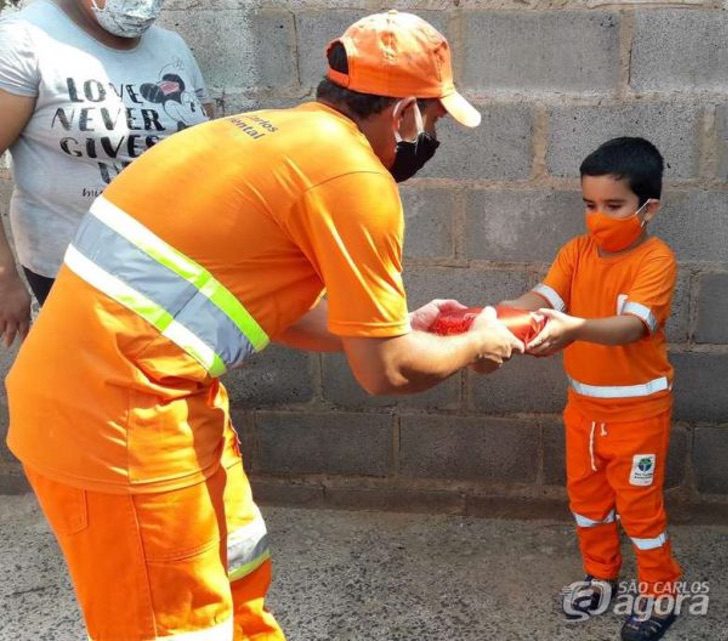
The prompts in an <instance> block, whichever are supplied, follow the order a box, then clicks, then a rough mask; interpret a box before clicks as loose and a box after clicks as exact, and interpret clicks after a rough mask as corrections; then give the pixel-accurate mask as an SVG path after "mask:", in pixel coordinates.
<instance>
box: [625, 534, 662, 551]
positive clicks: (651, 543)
mask: <svg viewBox="0 0 728 641" xmlns="http://www.w3.org/2000/svg"><path fill="white" fill-rule="evenodd" d="M629 538H630V539H632V543H634V544H635V547H636V548H637V549H638V550H656V549H657V548H661V547H662V546H663V545H665V543H667V532H663V533H662V534H660V536H656V537H655V538H654V539H638V538H635V537H634V536H631V537H629Z"/></svg>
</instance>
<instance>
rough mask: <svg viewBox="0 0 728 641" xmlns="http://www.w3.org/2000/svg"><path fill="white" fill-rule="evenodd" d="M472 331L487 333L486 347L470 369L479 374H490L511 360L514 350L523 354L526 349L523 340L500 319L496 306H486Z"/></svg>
mask: <svg viewBox="0 0 728 641" xmlns="http://www.w3.org/2000/svg"><path fill="white" fill-rule="evenodd" d="M470 331H471V332H484V333H485V334H486V335H487V347H486V349H485V350H484V351H483V352H482V353H481V354H480V358H478V360H476V361H475V362H474V363H472V364H471V365H470V369H472V370H473V371H474V372H477V373H478V374H490V373H491V372H494V371H495V370H497V369H498V368H499V367H500V366H501V365H503V363H504V362H506V361H507V360H510V358H511V356H512V355H513V353H514V352H516V353H517V354H523V352H524V351H525V346H524V344H523V342H522V341H520V340H518V339H517V338H516V337H515V336H514V335H513V334H512V333H511V332H510V331H509V330H508V328H507V327H506V326H505V325H504V324H503V323H502V322H501V321H499V320H498V315H497V313H496V311H495V308H494V307H485V308H484V309H483V311H482V312H481V313H480V314H478V316H477V317H476V318H475V320H474V321H473V324H472V325H471V327H470Z"/></svg>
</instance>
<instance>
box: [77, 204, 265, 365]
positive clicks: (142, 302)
mask: <svg viewBox="0 0 728 641" xmlns="http://www.w3.org/2000/svg"><path fill="white" fill-rule="evenodd" d="M64 260H65V262H66V264H67V265H68V266H69V267H70V268H71V270H73V271H74V272H75V273H76V274H77V275H78V276H80V277H81V278H82V279H83V280H85V281H87V282H88V283H89V284H91V285H93V286H94V287H95V288H96V289H98V290H100V291H102V292H104V293H105V294H106V295H108V296H109V297H111V298H112V299H114V300H115V301H117V302H118V303H120V304H121V305H124V306H125V307H127V308H128V309H130V310H131V311H133V312H135V313H137V314H138V315H139V316H141V317H142V318H144V319H145V320H146V321H147V322H149V323H150V324H151V325H153V326H154V327H156V328H157V329H158V330H159V331H160V332H161V333H162V334H163V335H164V336H166V337H167V338H169V339H170V340H171V341H172V342H173V343H175V344H176V345H178V346H179V347H180V348H181V349H183V350H184V351H185V352H187V353H188V354H189V355H190V356H192V358H194V359H195V360H196V361H197V362H199V363H200V364H201V365H202V366H203V367H204V368H205V369H206V370H207V371H208V372H209V373H210V375H212V376H220V375H221V374H223V373H224V372H225V371H226V370H227V368H228V367H234V366H236V365H239V364H240V363H242V361H243V360H244V359H245V358H246V357H247V356H249V355H250V354H252V353H253V352H256V351H260V350H261V349H263V348H264V347H265V346H266V345H267V344H268V340H269V339H268V336H267V335H266V333H265V332H264V331H263V329H262V328H261V327H260V326H259V325H258V323H257V322H256V321H255V319H254V318H253V317H252V316H251V315H250V314H249V313H248V311H247V310H246V309H245V308H244V307H243V306H242V304H241V303H240V301H238V299H237V298H235V296H234V295H233V294H232V293H231V292H230V291H229V290H228V289H227V288H225V287H224V286H223V285H222V284H221V283H220V282H219V281H218V280H217V279H215V278H214V277H213V276H212V274H210V272H208V271H207V270H206V269H204V268H203V267H202V266H201V265H199V264H198V263H196V262H195V261H193V260H191V259H190V258H188V257H187V256H185V255H183V254H182V253H180V252H178V251H177V250H176V249H174V248H173V247H171V246H170V245H169V244H167V243H166V242H165V241H163V240H162V239H161V238H159V237H158V236H156V235H155V234H153V233H152V232H151V231H150V230H149V229H147V228H146V227H144V226H143V225H142V224H141V223H139V222H138V221H137V220H135V219H134V218H132V217H131V216H129V215H128V214H126V213H125V212H123V211H122V210H121V209H119V208H118V207H116V206H114V205H112V204H111V203H110V202H108V201H107V200H105V199H104V198H103V197H100V198H98V199H96V201H95V202H94V204H93V205H92V206H91V209H90V212H89V213H88V214H87V215H86V216H85V217H84V219H83V221H82V223H81V226H80V227H79V230H78V233H77V235H76V238H75V239H74V241H73V243H72V244H71V245H70V246H69V248H68V251H67V252H66V257H65V259H64Z"/></svg>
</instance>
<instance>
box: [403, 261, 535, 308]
mask: <svg viewBox="0 0 728 641" xmlns="http://www.w3.org/2000/svg"><path fill="white" fill-rule="evenodd" d="M404 282H405V287H406V290H407V296H408V304H409V308H410V309H417V308H418V307H420V306H422V305H424V304H425V303H428V302H429V301H431V300H432V299H433V298H455V299H457V300H459V301H460V302H461V303H463V304H464V305H468V306H474V305H478V306H480V305H486V304H490V305H493V304H496V303H498V302H500V301H502V300H505V299H507V298H513V297H514V296H518V295H520V294H522V293H523V292H525V291H526V290H528V289H529V284H530V280H529V275H528V274H527V273H525V272H515V271H497V270H481V269H473V268H464V267H462V268H461V267H415V268H412V269H409V270H405V273H404Z"/></svg>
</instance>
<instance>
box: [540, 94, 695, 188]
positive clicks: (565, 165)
mask: <svg viewBox="0 0 728 641" xmlns="http://www.w3.org/2000/svg"><path fill="white" fill-rule="evenodd" d="M700 121H701V110H700V107H699V106H698V105H690V104H677V103H675V102H645V103H634V104H622V105H600V106H596V107H587V106H584V107H556V108H554V109H553V110H552V112H551V118H550V123H549V145H548V149H547V152H546V161H547V166H548V170H549V172H551V173H552V174H554V175H557V176H578V175H579V165H581V162H582V161H583V160H584V158H585V157H586V156H587V155H588V154H590V153H591V152H592V151H594V150H595V149H596V148H597V147H598V146H599V145H601V144H602V143H604V142H606V141H607V140H609V139H611V138H615V137H617V136H641V137H642V138H647V139H648V140H650V141H651V142H653V143H654V144H655V145H657V148H658V149H659V150H660V152H661V153H662V155H663V156H664V158H665V163H666V169H665V176H666V177H667V178H669V179H676V178H694V177H696V176H697V175H698V159H699V155H700V153H699V149H698V147H699V144H700V135H699V131H700Z"/></svg>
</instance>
